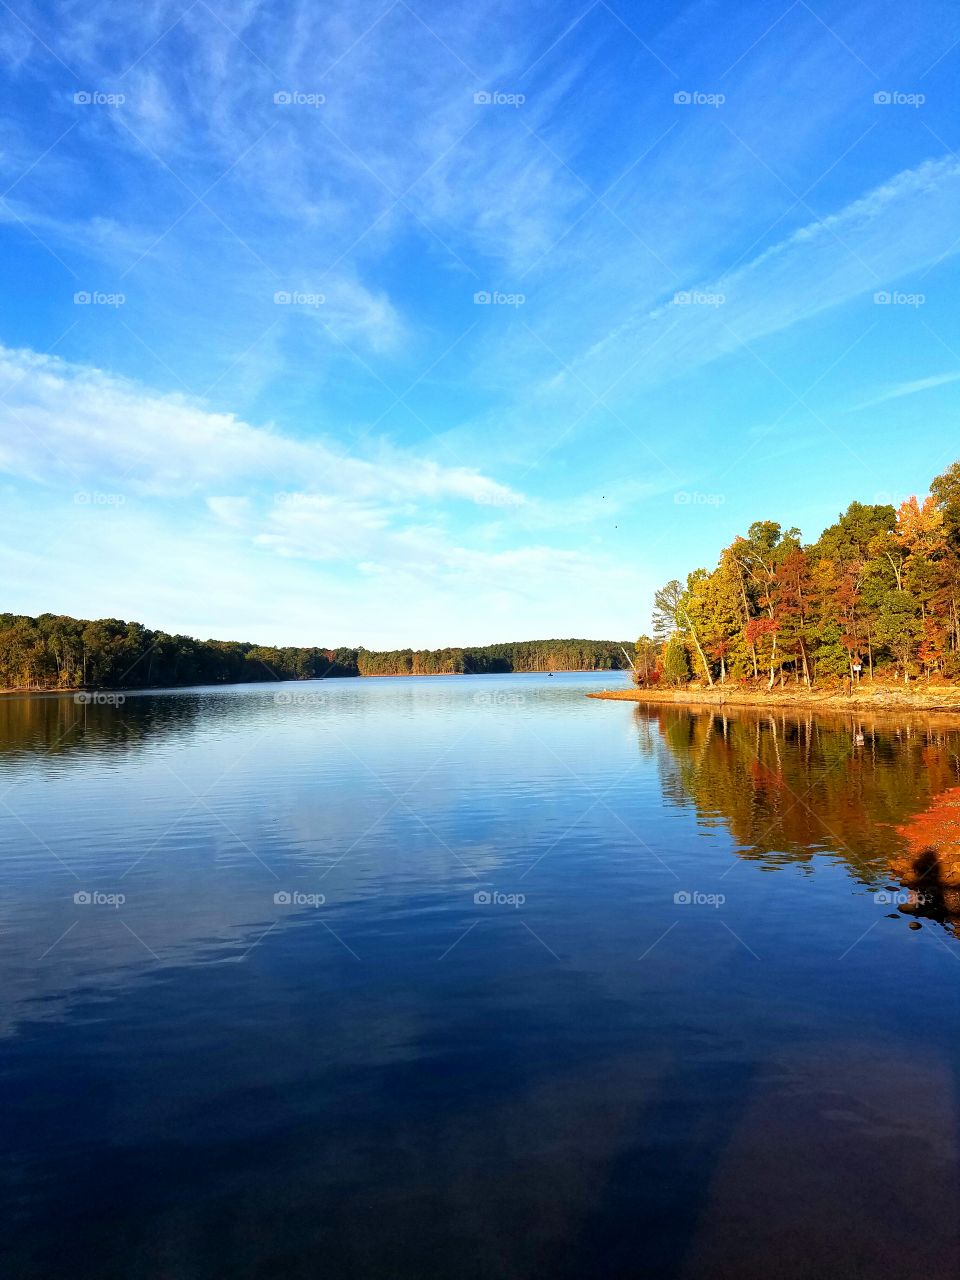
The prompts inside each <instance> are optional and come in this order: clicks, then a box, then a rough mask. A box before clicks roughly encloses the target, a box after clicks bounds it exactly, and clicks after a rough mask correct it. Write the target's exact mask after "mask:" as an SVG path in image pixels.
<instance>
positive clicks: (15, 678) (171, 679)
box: [0, 613, 626, 689]
mask: <svg viewBox="0 0 960 1280" xmlns="http://www.w3.org/2000/svg"><path fill="white" fill-rule="evenodd" d="M623 666H626V659H625V657H624V653H623V650H622V649H621V647H620V645H619V644H618V643H616V642H614V641H605V640H529V641H521V642H518V643H515V644H495V645H487V646H485V647H483V648H478V649H437V650H431V651H417V652H413V651H411V650H409V649H404V650H400V651H397V652H394V653H374V652H372V651H371V650H368V649H346V648H341V649H320V648H307V649H297V648H275V647H272V646H267V645H255V644H245V643H241V642H238V641H232V640H194V639H193V638H192V637H190V636H179V635H168V634H167V633H166V632H164V631H151V630H149V629H148V628H147V627H144V626H141V625H140V623H139V622H122V621H120V620H119V619H117V618H101V619H98V620H97V621H95V622H89V621H86V620H84V619H81V618H68V617H63V616H60V615H57V614H52V613H44V614H41V615H40V617H39V618H28V617H22V616H18V615H15V614H11V613H4V614H0V688H8V689H74V688H79V687H86V686H95V687H98V688H152V687H158V686H167V685H188V684H220V683H224V684H226V683H238V682H246V681H259V680H315V679H320V678H323V677H325V676H357V675H408V674H412V675H428V674H447V673H455V672H494V671H598V670H610V669H613V668H617V667H623Z"/></svg>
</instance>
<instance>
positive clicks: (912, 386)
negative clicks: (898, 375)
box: [855, 371, 960, 410]
mask: <svg viewBox="0 0 960 1280" xmlns="http://www.w3.org/2000/svg"><path fill="white" fill-rule="evenodd" d="M953 382H960V371H958V372H955V373H938V374H935V375H934V376H933V377H931V378H914V379H913V380H912V381H910V382H900V383H898V384H897V385H896V386H894V387H889V388H888V389H887V390H886V391H883V392H881V394H880V395H877V396H874V397H873V398H872V399H871V400H864V401H863V403H862V404H858V405H856V406H855V410H860V409H872V408H873V407H874V406H875V405H878V404H886V402H887V401H888V400H901V399H902V398H903V397H904V396H915V395H917V394H918V393H919V392H921V391H930V390H932V389H933V388H934V387H946V386H949V385H950V384H951V383H953Z"/></svg>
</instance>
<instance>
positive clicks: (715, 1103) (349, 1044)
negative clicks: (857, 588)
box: [0, 675, 960, 1280]
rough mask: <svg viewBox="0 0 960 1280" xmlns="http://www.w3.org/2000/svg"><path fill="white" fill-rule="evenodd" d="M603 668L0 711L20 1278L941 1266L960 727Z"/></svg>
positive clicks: (958, 1240) (951, 1212) (3, 705)
mask: <svg viewBox="0 0 960 1280" xmlns="http://www.w3.org/2000/svg"><path fill="white" fill-rule="evenodd" d="M621 680H622V677H620V676H619V675H613V676H557V677H555V678H547V677H545V676H509V677H502V678H501V677H489V676H488V677H458V678H430V679H428V678H420V679H388V680H356V679H354V680H339V681H325V682H322V683H316V684H313V683H311V684H289V685H271V686H255V687H243V688H229V689H219V688H218V689H199V690H188V691H180V692H175V693H163V694H153V695H150V694H147V695H138V696H132V695H131V696H128V698H127V700H126V702H125V703H124V704H123V705H122V706H119V707H110V706H86V707H83V706H77V705H75V704H74V702H73V700H72V699H70V698H44V699H33V700H28V699H13V700H6V701H3V702H0V772H2V779H0V869H2V895H0V1082H2V1090H3V1107H2V1113H0V1116H2V1118H0V1128H2V1163H0V1200H2V1204H3V1209H4V1214H3V1218H4V1224H5V1226H4V1233H3V1237H2V1245H0V1249H2V1251H3V1252H4V1254H5V1255H6V1260H5V1264H4V1267H3V1274H4V1275H5V1276H17V1277H30V1278H32V1277H44V1278H45V1280H46V1278H47V1277H58V1278H59V1277H71V1278H75V1280H84V1278H86V1277H90V1278H91V1280H92V1278H94V1277H96V1278H97V1280H104V1278H110V1280H112V1278H113V1277H116V1278H117V1280H138V1278H140V1277H150V1278H151V1280H153V1278H155V1277H156V1278H159V1277H163V1278H165V1280H166V1278H168V1277H169V1278H173V1277H176V1278H177V1280H180V1278H189V1280H207V1278H208V1277H211V1278H212V1277H230V1278H231V1280H245V1278H247V1277H274V1276H277V1277H287V1278H291V1280H297V1278H299V1277H316V1276H328V1277H331V1278H336V1280H341V1278H344V1277H371V1278H373V1280H380V1278H383V1280H408V1278H409V1280H433V1278H434V1277H437V1278H439V1277H443V1278H444V1280H446V1278H448V1277H451V1278H452V1277H456V1280H473V1278H474V1277H510V1278H512V1277H517V1278H523V1280H526V1278H527V1277H537V1278H538V1280H539V1278H540V1277H551V1278H553V1277H561V1278H565V1277H571V1278H572V1277H578V1278H579V1277H588V1276H589V1277H633V1276H663V1277H672V1276H678V1277H686V1276H700V1277H727V1276H729V1277H731V1278H732V1277H736V1278H737V1280H739V1278H740V1277H763V1278H764V1280H767V1278H768V1277H771V1276H777V1277H796V1276H804V1277H806V1276H810V1277H818V1278H819V1277H824V1276H829V1277H844V1276H856V1277H861V1276H862V1277H876V1276H903V1277H908V1276H909V1277H912V1276H919V1275H923V1276H927V1277H941V1276H943V1277H947V1276H950V1277H955V1276H957V1275H958V1274H960V1198H958V1193H960V1179H958V1172H960V1167H958V1115H957V1105H958V1067H960V1036H958V1029H960V1017H958V1015H960V940H958V938H957V936H956V935H955V932H954V923H953V916H952V915H951V910H950V908H951V903H952V896H951V895H950V894H949V893H946V894H944V895H943V896H942V898H941V899H938V900H932V899H931V901H930V902H929V903H927V904H926V905H922V906H917V905H916V904H915V903H913V902H912V901H911V900H910V897H909V895H908V894H907V893H905V892H902V891H900V889H899V886H900V879H899V877H898V876H896V875H894V874H893V873H892V872H891V869H890V868H891V862H892V863H893V864H894V865H895V866H897V867H899V868H901V870H902V868H903V866H904V865H905V863H904V859H905V858H907V859H908V860H909V856H910V850H911V847H912V844H911V840H912V837H911V834H910V832H911V831H912V830H913V829H914V827H915V826H916V824H917V823H918V822H920V823H922V822H923V821H924V815H928V816H929V815H930V814H931V813H932V814H934V815H935V814H936V813H937V811H938V806H942V805H943V804H944V803H945V799H946V800H949V799H950V795H951V792H952V790H953V789H954V788H957V787H958V786H960V763H958V752H960V732H958V731H957V730H954V729H951V728H950V727H949V726H947V727H933V726H932V725H931V724H924V723H923V722H907V721H901V722H898V721H896V720H887V721H884V722H876V723H871V722H866V723H864V722H863V721H855V720H853V719H850V718H846V719H815V720H811V719H809V718H805V719H800V720H797V719H794V718H791V717H789V716H775V717H771V716H761V715H755V714H752V713H749V712H741V713H740V714H738V715H731V716H728V717H727V718H726V719H724V718H722V717H720V716H716V715H713V714H707V713H702V714H691V713H690V712H688V711H687V710H681V709H676V708H671V709H661V710H657V709H654V708H650V709H643V708H638V707H635V706H632V705H630V704H627V703H605V702H598V701H594V700H589V699H587V698H585V697H584V696H583V695H584V693H585V691H586V690H588V689H590V688H598V687H603V686H604V685H607V684H612V683H619V682H620V681H621ZM911 824H913V826H912V825H911ZM913 843H914V844H915V840H914V841H913ZM886 886H893V887H892V888H887V887H886ZM77 895H79V896H77ZM954 896H955V895H954ZM85 897H86V898H87V899H89V900H84V898H85ZM121 899H122V900H121ZM901 907H905V908H906V909H905V910H901V909H900V908H901ZM911 920H913V921H914V922H915V923H916V922H919V923H921V924H922V927H921V928H920V929H919V930H916V929H911V928H910V927H909V926H910V922H911Z"/></svg>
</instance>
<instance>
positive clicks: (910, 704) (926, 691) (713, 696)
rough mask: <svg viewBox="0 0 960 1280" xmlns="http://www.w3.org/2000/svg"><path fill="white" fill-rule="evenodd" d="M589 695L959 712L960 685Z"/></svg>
mask: <svg viewBox="0 0 960 1280" xmlns="http://www.w3.org/2000/svg"><path fill="white" fill-rule="evenodd" d="M586 696H587V697H588V698H603V699H608V700H610V701H612V702H645V703H653V704H660V705H663V704H668V705H677V704H680V705H683V704H689V705H691V706H711V707H767V708H771V707H802V708H807V709H808V710H810V711H817V710H823V711H842V710H852V711H955V712H958V713H960V686H958V685H933V684H926V683H924V684H918V685H916V686H907V687H904V686H903V685H893V684H883V685H881V684H876V683H874V684H870V683H868V682H864V683H863V684H862V685H859V686H858V687H857V688H856V689H854V691H853V692H852V693H851V692H850V690H849V689H846V690H844V689H807V688H806V687H800V688H797V687H796V686H794V687H793V688H789V689H773V690H767V689H754V688H750V687H749V686H743V685H740V686H734V685H724V686H723V687H720V686H714V688H712V689H710V688H707V687H699V686H686V687H684V688H682V689H657V688H652V689H640V688H634V687H631V688H629V689H609V690H607V689H604V690H601V691H600V692H597V693H588V694H587V695H586Z"/></svg>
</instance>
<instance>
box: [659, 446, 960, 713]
mask: <svg viewBox="0 0 960 1280" xmlns="http://www.w3.org/2000/svg"><path fill="white" fill-rule="evenodd" d="M930 489H931V492H930V495H929V496H928V497H926V498H924V499H923V501H918V500H917V499H916V498H908V499H907V501H905V502H903V503H901V504H900V507H899V508H898V509H895V508H894V507H892V506H890V505H889V504H873V505H864V504H863V503H860V502H853V503H851V504H850V506H849V507H848V508H847V511H846V512H845V513H844V514H843V515H842V516H840V518H839V519H838V520H837V523H836V524H833V525H831V526H830V528H828V529H825V530H824V531H823V533H822V534H821V535H820V537H819V539H818V540H817V541H816V542H814V543H811V544H804V543H803V542H802V541H801V535H800V531H799V530H798V529H787V530H786V531H784V530H783V529H782V528H781V526H780V525H779V524H777V523H776V522H775V521H773V520H758V521H757V522H756V523H754V524H752V525H751V526H750V528H749V529H748V530H747V533H746V535H745V536H743V537H738V538H735V539H734V541H733V542H732V543H731V544H730V546H729V547H726V548H725V549H724V550H723V552H722V553H721V556H720V561H719V563H718V564H717V566H716V568H714V569H713V570H712V571H710V572H708V571H707V570H706V569H697V570H695V571H694V572H693V573H691V574H689V575H688V577H687V581H686V584H685V585H684V584H681V583H680V582H677V581H676V580H674V581H673V582H668V583H667V584H666V586H665V587H663V588H661V590H660V591H658V592H657V593H656V601H655V604H656V607H655V611H654V631H655V634H656V638H657V640H658V641H659V642H660V644H659V646H658V645H657V644H656V643H655V642H654V641H653V640H651V639H650V638H649V637H647V636H642V637H641V638H640V640H639V641H638V642H637V661H636V670H635V678H636V679H637V681H638V682H639V683H643V684H646V683H653V682H656V681H657V680H660V679H663V680H666V681H670V682H677V681H678V679H679V678H680V677H681V676H682V663H681V661H680V658H679V655H678V654H677V652H676V649H677V646H678V645H682V646H683V649H684V651H685V655H686V658H687V660H688V661H689V665H690V668H691V670H692V672H693V676H694V678H695V679H697V680H700V681H703V682H705V683H707V684H709V685H712V684H714V683H716V682H718V681H719V682H721V683H722V682H724V681H726V680H728V679H735V680H761V679H762V680H764V681H765V682H766V683H767V685H768V686H769V687H770V688H771V689H772V688H773V687H774V685H775V684H776V683H777V682H778V681H779V682H780V683H781V684H782V683H784V682H785V681H786V680H788V679H790V680H793V681H796V682H800V681H803V682H804V683H806V684H807V685H810V684H814V683H817V682H819V683H824V682H827V683H829V682H831V681H833V682H836V681H838V680H840V679H848V680H854V679H860V678H861V677H862V678H867V679H873V678H874V677H875V676H876V677H881V678H883V677H886V678H890V679H898V680H903V681H908V680H910V679H912V678H914V677H918V676H919V677H926V678H929V679H941V680H942V679H947V680H952V679H957V678H960V462H955V463H954V464H953V465H952V466H951V467H950V468H949V469H948V470H947V471H946V472H945V473H944V474H943V475H942V476H938V477H937V478H936V479H935V480H934V481H933V483H932V484H931V486H930Z"/></svg>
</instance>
